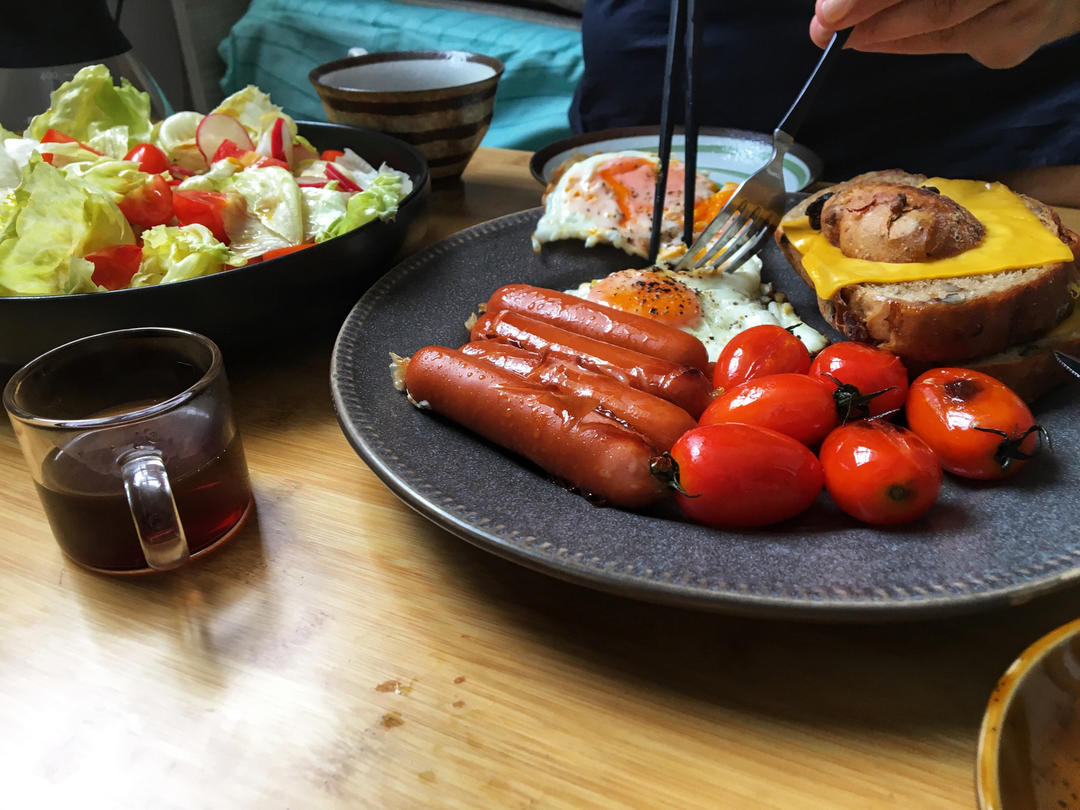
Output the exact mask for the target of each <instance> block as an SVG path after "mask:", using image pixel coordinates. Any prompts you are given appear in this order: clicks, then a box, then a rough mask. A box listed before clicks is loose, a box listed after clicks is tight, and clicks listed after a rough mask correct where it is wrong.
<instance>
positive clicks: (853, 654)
mask: <svg viewBox="0 0 1080 810" xmlns="http://www.w3.org/2000/svg"><path fill="white" fill-rule="evenodd" d="M528 157H529V156H528V154H526V153H521V152H508V151H500V150H486V149H485V150H481V151H480V153H479V154H478V155H477V157H476V158H475V160H474V161H473V163H472V165H471V166H470V167H469V169H468V171H467V173H466V176H465V181H464V184H463V185H460V186H455V187H452V188H449V189H444V190H440V191H437V192H436V193H435V195H434V199H433V206H434V217H433V222H432V226H431V230H430V233H429V237H428V238H429V240H433V239H434V238H436V237H439V236H443V235H445V234H447V233H451V232H453V231H455V230H457V229H459V228H461V227H464V226H466V225H469V224H471V223H473V222H477V221H481V220H484V219H487V218H490V217H493V216H496V215H499V214H502V213H508V212H511V211H515V210H518V209H522V208H528V207H531V206H534V205H536V204H537V203H538V199H539V191H540V189H539V186H538V185H536V184H535V182H534V181H533V180H532V179H531V178H530V177H529V176H528V169H527V165H528V164H527V162H528ZM1068 216H1069V217H1070V221H1072V222H1073V223H1074V226H1075V225H1076V224H1080V212H1070V213H1068ZM328 368H329V362H328V347H327V346H323V345H319V346H313V347H306V348H298V349H297V350H296V351H295V352H294V353H293V354H290V355H285V356H281V357H278V358H275V359H274V360H273V362H264V363H259V364H249V365H244V364H241V365H240V366H237V367H235V368H234V367H230V375H231V378H232V383H233V389H234V394H235V397H236V408H237V414H238V418H239V421H240V423H241V428H242V432H243V436H244V441H245V443H246V447H247V454H248V460H249V464H250V469H251V477H252V481H253V485H254V489H255V496H256V503H257V512H256V515H255V517H254V518H253V519H252V520H251V521H250V522H249V524H248V525H247V526H246V527H245V528H244V529H243V530H242V531H241V532H240V534H239V535H238V536H237V537H236V538H235V539H234V540H233V541H232V542H231V543H230V544H228V545H227V546H226V547H224V548H223V549H222V550H220V551H219V552H218V553H216V554H214V555H213V556H211V557H209V558H207V559H206V560H204V561H201V562H199V563H197V564H193V565H191V566H189V567H187V568H185V569H181V570H179V571H175V572H171V573H169V574H165V575H158V576H152V577H143V578H138V579H114V578H109V577H105V576H99V575H94V574H91V573H88V572H86V571H83V570H82V569H80V568H78V567H76V566H74V565H73V564H71V563H68V562H67V561H66V560H65V559H64V558H63V557H62V556H61V554H60V552H59V551H58V549H57V547H56V545H55V544H54V542H53V540H52V537H51V535H50V533H49V529H48V526H47V524H46V522H45V519H44V517H43V514H42V512H41V508H40V506H39V504H38V501H37V498H36V496H35V493H34V489H33V487H32V485H31V482H30V478H29V476H28V475H27V472H26V470H25V467H24V465H23V461H22V458H21V456H20V455H19V453H18V450H17V448H16V446H15V443H14V439H13V437H12V433H11V428H10V426H9V425H8V424H7V423H6V421H5V422H4V423H3V425H2V426H0V487H2V491H3V492H4V495H5V497H4V498H3V500H2V501H0V527H2V528H0V537H2V542H0V777H2V780H0V784H2V785H3V788H2V793H0V795H2V796H3V797H4V798H3V799H2V800H0V804H3V806H5V807H12V808H15V807H19V808H23V807H26V808H30V807H33V808H45V807H49V808H51V807H79V808H87V807H105V808H155V809H157V808H186V809H190V808H259V810H270V809H271V808H294V809H295V808H321V807H342V808H354V807H373V808H405V807H460V808H466V807H468V808H473V807H500V808H501V807H508V808H589V807H616V808H618V807H626V808H630V807H633V808H642V807H648V808H693V807H708V808H714V807H715V808H778V809H781V808H782V810H797V808H814V810H817V809H818V808H859V810H865V808H905V810H907V809H909V808H971V807H973V805H974V801H975V800H974V788H973V764H974V756H975V742H976V733H977V730H978V727H979V721H980V717H981V714H982V711H983V708H984V705H985V702H986V699H987V697H988V695H989V693H990V690H991V688H992V687H993V685H994V683H995V681H996V680H997V678H998V676H999V675H1000V674H1001V673H1002V671H1003V670H1004V669H1005V667H1006V666H1007V665H1008V664H1009V662H1010V661H1011V660H1012V659H1013V658H1014V657H1015V656H1016V655H1017V653H1019V652H1020V650H1021V649H1022V648H1024V647H1025V646H1026V645H1027V644H1029V643H1030V642H1031V641H1033V640H1034V639H1035V638H1036V637H1037V636H1039V635H1041V634H1042V633H1044V632H1046V631H1048V630H1050V629H1051V628H1053V627H1055V626H1057V625H1058V624H1061V623H1063V622H1065V621H1066V620H1069V619H1072V618H1075V617H1076V616H1078V615H1080V590H1075V589H1074V590H1070V591H1068V592H1064V593H1059V594H1056V595H1053V596H1049V597H1045V598H1042V599H1039V600H1036V601H1035V602H1033V603H1031V604H1027V605H1023V606H1019V607H1015V608H1012V609H1008V610H999V611H995V612H989V613H982V614H979V615H974V616H970V617H965V618H960V619H950V620H936V621H919V622H912V623H903V624H885V625H865V626H860V625H854V626H853V625H829V624H806V623H793V622H778V621H763V620H749V619H745V618H734V617H729V616H724V615H713V614H703V613H695V612H689V611H684V610H679V609H675V608H670V607H659V606H655V605H650V604H644V603H639V602H634V601H629V600H625V599H622V598H617V597H614V596H608V595H605V594H602V593H598V592H593V591H590V590H585V589H583V588H579V587H577V586H573V585H569V584H566V583H563V582H561V581H558V580H554V579H551V578H548V577H545V576H543V575H540V574H538V573H534V572H532V571H529V570H526V569H523V568H520V567H518V566H515V565H513V564H510V563H508V562H505V561H503V560H501V559H499V558H496V557H494V556H491V555H489V554H486V553H484V552H482V551H479V550H477V549H476V548H474V547H473V546H471V545H469V544H468V543H466V542H463V541H462V540H460V539H458V538H456V537H454V536H452V535H450V534H448V533H446V532H444V531H442V530H440V529H438V528H436V527H434V526H433V525H432V524H430V523H429V522H427V521H426V520H425V519H423V518H421V517H420V516H419V515H417V514H415V513H414V512H413V511H411V510H410V509H409V508H407V507H405V506H404V505H403V504H402V503H401V502H399V501H398V499H397V498H396V497H395V496H394V495H392V494H391V493H390V491H389V490H388V489H387V488H386V487H385V486H384V485H383V484H382V483H381V482H380V481H379V480H377V479H376V478H375V476H374V475H373V474H372V473H371V472H370V471H369V470H368V469H367V468H366V467H365V466H364V464H363V463H362V462H361V461H360V460H359V458H358V457H357V456H356V454H355V453H354V452H353V451H352V449H351V448H350V446H349V444H348V443H347V441H346V440H345V438H344V436H343V434H342V433H341V431H340V429H339V428H338V425H337V422H336V420H335V417H334V414H333V411H332V409H331V406H330V393H329V385H328Z"/></svg>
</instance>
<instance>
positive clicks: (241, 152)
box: [210, 138, 250, 163]
mask: <svg viewBox="0 0 1080 810" xmlns="http://www.w3.org/2000/svg"><path fill="white" fill-rule="evenodd" d="M249 151H250V150H248V149H241V148H240V147H239V146H237V145H236V144H235V143H234V142H233V141H230V140H229V139H228V138H226V139H225V140H223V141H222V142H221V145H220V146H218V148H217V149H216V150H215V151H214V156H213V157H211V158H210V162H211V163H217V162H218V161H219V160H224V159H225V158H236V159H237V160H239V159H241V158H243V157H244V156H245V155H246V154H247V153H248V152H249Z"/></svg>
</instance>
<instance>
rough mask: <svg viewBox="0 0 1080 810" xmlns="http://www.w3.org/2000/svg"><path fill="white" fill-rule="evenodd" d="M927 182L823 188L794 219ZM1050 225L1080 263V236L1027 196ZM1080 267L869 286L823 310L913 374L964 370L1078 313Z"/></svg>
mask: <svg viewBox="0 0 1080 810" xmlns="http://www.w3.org/2000/svg"><path fill="white" fill-rule="evenodd" d="M927 179H928V178H927V177H926V176H925V175H918V174H909V173H907V172H904V171H901V170H899V169H892V170H887V171H877V172H868V173H866V174H862V175H859V176H857V177H854V178H852V179H851V180H848V181H846V182H843V183H839V184H837V185H835V186H832V187H830V188H826V189H822V190H821V191H818V192H817V193H815V194H813V195H811V196H810V197H809V198H807V199H805V200H803V201H802V202H801V203H799V205H797V206H795V207H794V208H793V209H792V210H791V211H790V212H789V213H788V214H787V218H794V217H798V216H801V215H805V214H806V209H807V208H808V207H809V206H810V205H811V204H812V203H813V202H814V201H815V200H816V199H817V198H819V197H821V196H823V195H824V194H827V193H829V192H834V193H835V192H839V191H842V190H844V189H847V188H850V187H852V186H857V185H864V184H869V183H901V184H905V185H911V186H918V185H921V184H923V183H925V182H926V180H927ZM1020 197H1021V199H1023V201H1024V203H1025V204H1026V205H1027V207H1028V208H1029V209H1030V210H1031V211H1032V212H1033V213H1035V215H1036V216H1038V217H1039V219H1040V221H1041V222H1042V223H1043V225H1044V226H1045V227H1046V228H1047V229H1048V230H1050V231H1051V232H1052V233H1054V234H1055V235H1057V236H1058V238H1060V239H1061V240H1062V241H1063V242H1064V243H1065V244H1067V245H1069V247H1070V248H1071V249H1072V251H1073V256H1074V257H1077V256H1080V237H1077V235H1076V234H1075V233H1073V232H1072V231H1070V230H1069V229H1068V228H1065V227H1064V226H1063V225H1062V224H1061V220H1060V219H1059V218H1058V216H1057V214H1056V213H1055V212H1054V211H1053V209H1051V208H1050V207H1049V206H1046V205H1044V204H1043V203H1041V202H1039V201H1037V200H1034V199H1032V198H1030V197H1026V196H1024V195H1020ZM775 238H776V241H777V244H778V245H779V247H780V250H781V252H782V253H783V254H784V256H785V257H786V258H787V260H788V261H789V262H790V263H791V264H792V266H793V267H794V268H795V269H796V270H797V271H798V273H799V274H800V275H801V276H802V277H803V280H804V281H806V282H807V284H809V285H811V286H812V283H811V281H810V279H809V276H808V275H807V273H806V271H805V269H804V268H803V266H802V257H801V255H800V254H799V252H798V251H797V250H795V248H794V246H793V245H792V244H791V242H790V241H789V240H788V238H787V237H786V236H785V234H784V230H783V223H781V225H780V226H779V227H778V228H777V229H776V234H775ZM1076 264H1077V263H1076V261H1073V262H1061V263H1057V264H1052V265H1042V266H1039V267H1030V268H1025V269H1019V270H1006V271H1003V272H1000V273H989V274H986V275H982V276H965V277H960V278H946V279H931V280H926V281H913V282H901V283H893V284H876V283H863V284H852V285H849V286H847V287H843V288H841V289H840V290H839V291H837V293H836V294H835V295H833V296H832V297H831V298H828V299H822V298H820V297H819V298H818V308H819V309H820V310H821V314H822V315H823V316H824V318H825V320H826V321H828V322H829V323H830V324H831V325H832V326H833V327H834V328H835V329H836V330H837V331H838V332H840V334H841V335H843V336H844V337H845V338H848V339H850V340H858V341H862V342H864V343H870V344H873V345H877V346H880V347H881V348H883V349H886V350H888V351H891V352H893V353H895V354H897V355H899V356H900V357H901V358H902V359H903V360H904V362H905V364H907V365H908V366H909V368H918V367H931V366H935V365H938V366H940V365H947V364H964V365H966V363H964V361H967V360H972V359H975V358H982V357H987V356H991V355H996V354H998V353H1001V352H1006V351H1007V350H1009V348H1010V347H1014V346H1018V345H1021V344H1025V343H1029V342H1032V341H1037V340H1038V339H1040V338H1041V337H1042V336H1043V335H1045V333H1047V332H1049V331H1050V330H1051V329H1053V327H1054V326H1056V325H1057V324H1058V323H1060V322H1061V321H1062V320H1063V319H1064V318H1065V317H1066V316H1068V315H1069V314H1070V312H1071V311H1072V309H1073V304H1074V298H1073V296H1072V294H1071V292H1070V291H1071V289H1072V288H1073V287H1074V286H1075V284H1076V282H1077V278H1078V271H1077V266H1076Z"/></svg>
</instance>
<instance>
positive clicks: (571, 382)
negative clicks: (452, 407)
mask: <svg viewBox="0 0 1080 810" xmlns="http://www.w3.org/2000/svg"><path fill="white" fill-rule="evenodd" d="M461 351H462V353H463V354H466V355H468V356H470V357H475V358H476V359H477V360H480V361H482V362H484V363H489V364H491V365H495V366H498V367H499V368H502V369H505V370H507V371H509V372H512V373H514V374H518V375H520V376H521V377H523V378H525V379H526V380H529V381H531V382H535V383H539V384H540V385H543V386H544V387H546V388H548V389H550V390H553V391H555V392H557V393H560V394H566V395H567V396H573V397H576V398H578V399H584V400H587V401H590V402H592V403H595V407H596V408H598V409H599V410H600V412H601V413H605V414H608V415H609V416H611V417H613V418H615V419H617V420H618V421H619V422H622V423H623V424H625V425H627V426H628V427H630V428H633V429H634V430H636V431H637V432H638V433H640V434H641V435H642V436H644V437H645V440H646V441H648V442H649V443H650V444H651V445H653V446H654V447H656V448H658V449H660V450H670V449H671V446H672V445H673V444H675V441H676V439H678V438H679V437H680V436H682V435H683V434H684V433H685V432H686V431H688V430H690V429H691V428H694V427H697V422H696V421H695V420H694V418H693V417H692V416H690V414H688V413H687V412H686V411H685V410H683V409H682V408H680V407H679V406H678V405H676V404H675V403H673V402H668V401H667V400H666V399H661V398H660V397H658V396H654V395H653V394H649V393H647V392H645V391H639V390H638V389H636V388H631V387H630V386H628V385H624V384H623V383H621V382H619V381H618V380H615V379H612V378H611V377H608V376H606V375H604V374H600V373H598V372H595V371H589V370H588V369H584V368H582V367H581V366H579V365H578V364H577V363H573V362H570V361H569V360H567V359H566V358H564V357H559V356H556V355H552V354H538V353H536V352H530V351H529V350H527V349H522V348H520V347H518V346H513V345H511V344H509V343H503V342H502V341H497V340H478V341H475V342H473V343H467V344H465V345H464V346H462V347H461Z"/></svg>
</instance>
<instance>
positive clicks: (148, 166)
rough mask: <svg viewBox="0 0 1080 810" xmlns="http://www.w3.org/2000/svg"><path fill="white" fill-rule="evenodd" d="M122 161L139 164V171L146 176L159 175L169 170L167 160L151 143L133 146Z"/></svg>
mask: <svg viewBox="0 0 1080 810" xmlns="http://www.w3.org/2000/svg"><path fill="white" fill-rule="evenodd" d="M124 160H133V161H135V162H136V163H138V164H139V171H141V172H146V173H147V174H161V173H162V172H167V171H168V170H169V159H168V158H167V157H165V153H164V152H162V151H161V150H160V149H158V148H157V147H156V146H154V145H153V144H152V143H137V144H135V145H134V146H133V147H131V149H130V150H129V151H128V153H127V154H126V155H124Z"/></svg>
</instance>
